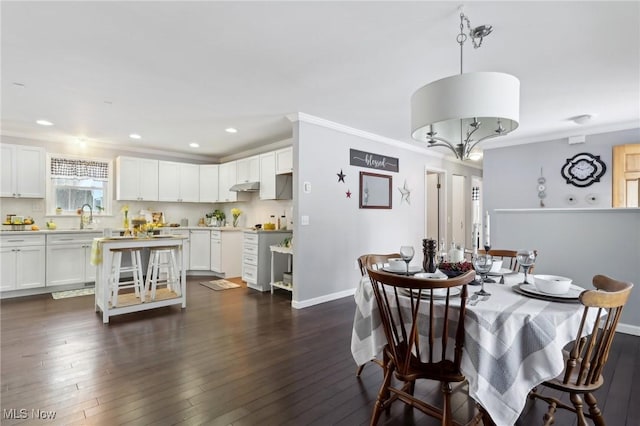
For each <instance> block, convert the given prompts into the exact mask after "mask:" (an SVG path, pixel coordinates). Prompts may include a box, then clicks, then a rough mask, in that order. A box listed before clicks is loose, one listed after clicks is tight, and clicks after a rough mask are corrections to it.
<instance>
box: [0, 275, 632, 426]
mask: <svg viewBox="0 0 640 426" xmlns="http://www.w3.org/2000/svg"><path fill="white" fill-rule="evenodd" d="M200 281H204V279H203V278H202V277H200V278H191V279H190V280H189V283H188V292H187V293H188V305H187V309H186V310H181V309H180V308H179V307H167V308H161V309H157V310H153V311H147V312H140V313H134V314H127V315H123V316H118V317H113V318H111V322H110V324H108V325H103V324H102V321H101V317H100V316H99V314H96V313H95V312H94V311H93V296H83V297H75V298H69V299H59V300H53V299H52V298H51V296H50V295H41V296H33V297H27V298H20V299H12V300H3V301H2V302H1V306H0V307H1V312H0V315H1V320H2V324H1V332H2V335H1V356H2V361H1V369H2V370H1V386H2V392H1V398H2V399H1V406H2V410H3V417H2V419H1V420H0V422H1V423H2V424H3V425H13V424H38V425H42V424H60V425H75V424H78V425H80V424H87V425H116V424H131V425H147V424H152V425H173V424H178V425H199V424H206V425H234V426H247V425H308V424H312V425H344V426H347V425H349V426H350V425H365V424H368V422H369V417H370V415H371V410H372V408H373V403H374V400H375V396H376V393H377V391H378V387H379V385H380V382H381V379H382V374H381V372H382V370H381V369H380V368H379V367H378V366H376V365H375V364H370V365H367V367H365V369H364V371H363V374H362V376H361V377H360V378H357V377H355V370H356V365H355V363H354V361H353V358H352V357H351V352H350V341H351V325H352V321H353V314H354V309H355V305H354V302H353V298H352V297H347V298H344V299H341V300H337V301H333V302H330V303H325V304H322V305H318V306H313V307H310V308H306V309H302V310H295V309H292V308H291V304H290V299H291V295H290V294H289V293H287V292H285V291H282V290H280V291H277V292H276V294H274V295H273V296H272V295H271V294H270V293H264V294H262V293H259V292H256V291H253V290H248V289H247V288H246V287H242V288H238V289H232V290H226V291H213V290H210V289H208V288H205V287H204V286H201V285H199V284H198V283H199V282H200ZM236 282H238V281H236ZM605 376H606V384H605V386H604V388H603V389H601V390H600V392H598V394H597V397H598V400H599V401H600V405H601V408H603V410H604V414H605V418H606V419H607V421H608V424H609V425H613V426H618V425H629V426H631V425H633V426H635V425H637V424H638V419H640V337H635V336H629V335H624V334H619V335H618V336H617V338H616V340H615V342H614V347H613V349H612V351H611V357H610V359H609V363H608V365H607V370H606V371H605ZM435 386H436V385H426V384H420V385H419V386H418V387H417V389H416V392H417V393H421V394H425V395H430V396H431V397H432V398H437V397H438V394H437V392H436V387H435ZM546 392H549V390H546ZM546 392H545V393H546ZM454 406H455V410H456V417H457V418H458V419H460V420H464V419H468V418H470V417H471V416H472V414H473V409H474V408H473V403H472V401H469V399H468V398H467V396H466V395H465V387H464V386H461V387H460V388H459V389H458V390H457V391H456V392H455V394H454ZM12 409H13V410H14V411H12ZM20 410H24V411H20ZM37 410H40V411H37ZM545 410H546V406H545V404H544V403H543V402H542V401H537V402H536V403H535V404H533V405H532V404H531V403H529V404H528V407H527V409H526V411H525V413H524V414H523V416H522V417H521V419H520V420H519V421H518V423H517V425H519V426H529V425H539V424H541V418H542V415H543V413H544V411H545ZM49 412H55V419H53V420H50V419H49V420H43V419H42V417H44V416H47V415H48V413H49ZM38 413H40V416H41V419H36V418H35V417H34V416H36V415H37V414H38ZM12 416H13V419H12V418H10V417H12ZM16 417H25V418H21V419H17V418H16ZM556 418H557V420H556V424H557V425H574V424H575V421H574V420H573V418H572V417H571V416H569V415H568V413H562V412H559V414H558V415H557V417H556ZM380 424H381V425H412V424H422V425H436V424H438V422H437V421H435V420H434V419H430V418H428V417H426V416H424V415H423V414H421V413H419V412H414V410H411V409H409V408H405V406H404V405H403V404H401V403H396V404H394V405H393V406H392V409H391V412H390V415H389V416H386V415H384V414H383V416H382V418H381V421H380Z"/></svg>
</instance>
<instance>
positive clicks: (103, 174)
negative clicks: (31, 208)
mask: <svg viewBox="0 0 640 426" xmlns="http://www.w3.org/2000/svg"><path fill="white" fill-rule="evenodd" d="M47 160H48V171H49V179H48V194H49V196H48V197H47V213H48V214H55V213H57V214H63V215H64V214H66V215H76V214H77V213H76V212H77V210H78V209H79V208H81V207H82V206H83V205H85V204H88V205H89V206H91V208H92V209H93V211H94V212H95V213H97V212H103V213H104V214H111V201H110V200H111V195H110V193H109V189H110V188H111V176H112V174H111V161H108V160H99V159H79V158H72V157H66V156H61V155H49V156H48V158H47ZM57 209H60V210H61V212H56V210H57Z"/></svg>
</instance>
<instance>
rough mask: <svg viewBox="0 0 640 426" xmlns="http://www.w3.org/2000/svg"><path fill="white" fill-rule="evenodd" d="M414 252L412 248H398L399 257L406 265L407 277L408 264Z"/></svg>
mask: <svg viewBox="0 0 640 426" xmlns="http://www.w3.org/2000/svg"><path fill="white" fill-rule="evenodd" d="M413 255H414V250H413V246H401V247H400V257H401V258H402V260H404V261H405V263H406V264H407V275H409V262H411V260H412V259H413Z"/></svg>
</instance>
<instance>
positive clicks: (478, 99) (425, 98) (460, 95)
mask: <svg viewBox="0 0 640 426" xmlns="http://www.w3.org/2000/svg"><path fill="white" fill-rule="evenodd" d="M465 23H466V26H467V28H468V31H469V36H468V37H467V34H465V32H464V24H465ZM491 31H492V27H491V26H490V25H481V26H479V27H476V28H471V22H470V21H469V19H468V18H467V17H466V16H465V14H464V13H463V12H461V13H460V33H459V34H458V36H457V38H456V41H457V42H458V44H459V45H460V74H459V75H454V76H451V77H446V78H443V79H441V80H437V81H434V82H432V83H429V84H427V85H426V86H423V87H421V88H420V89H418V90H417V91H416V92H415V93H414V94H413V96H412V97H411V137H412V138H413V139H415V140H417V141H420V142H427V147H429V148H431V147H435V146H442V147H446V148H449V149H450V150H451V151H453V153H454V154H455V156H456V158H458V159H460V160H466V159H468V158H469V155H470V154H471V152H472V150H473V149H474V147H475V146H476V145H477V144H479V143H480V142H482V141H485V140H487V139H490V138H495V137H498V136H504V135H506V134H508V133H510V132H512V131H514V130H515V129H516V128H517V127H518V120H519V115H520V81H519V80H518V79H517V78H516V77H514V76H512V75H509V74H504V73H500V72H472V73H463V70H462V65H463V47H464V43H465V41H467V39H468V38H471V41H472V42H473V47H474V48H476V49H477V48H479V47H480V46H481V45H482V40H483V39H484V37H486V36H487V35H489V34H490V33H491Z"/></svg>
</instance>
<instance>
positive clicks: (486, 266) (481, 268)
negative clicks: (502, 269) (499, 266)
mask: <svg viewBox="0 0 640 426" xmlns="http://www.w3.org/2000/svg"><path fill="white" fill-rule="evenodd" d="M492 264H493V258H492V257H491V255H490V254H479V255H477V256H476V257H474V258H473V267H474V268H475V270H476V272H478V274H480V291H476V294H477V295H479V296H491V293H489V292H487V291H485V289H484V276H485V275H486V274H487V272H489V271H490V270H491V265H492Z"/></svg>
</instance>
